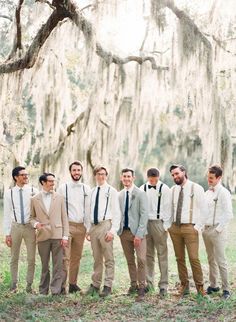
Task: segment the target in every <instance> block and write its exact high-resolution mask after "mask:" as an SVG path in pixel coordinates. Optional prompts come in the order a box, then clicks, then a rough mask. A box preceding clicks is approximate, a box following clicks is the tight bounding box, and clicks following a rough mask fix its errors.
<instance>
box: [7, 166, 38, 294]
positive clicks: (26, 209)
mask: <svg viewBox="0 0 236 322" xmlns="http://www.w3.org/2000/svg"><path fill="white" fill-rule="evenodd" d="M12 178H13V180H14V182H15V186H14V187H13V188H10V189H8V190H7V191H6V192H5V195H4V220H3V225H4V232H5V235H6V239H5V242H6V244H7V246H8V247H10V248H11V263H10V270H11V291H13V292H16V291H17V282H18V263H19V255H20V249H21V243H22V240H24V242H25V245H26V251H27V274H26V281H27V286H26V292H28V293H32V283H33V279H34V270H35V246H36V241H35V231H34V229H33V228H32V226H31V225H30V223H29V218H30V198H31V197H32V196H33V195H34V194H36V193H37V192H38V190H37V189H35V188H34V187H30V186H29V185H28V174H27V172H26V169H25V168H24V167H21V166H18V167H16V168H14V169H13V170H12Z"/></svg>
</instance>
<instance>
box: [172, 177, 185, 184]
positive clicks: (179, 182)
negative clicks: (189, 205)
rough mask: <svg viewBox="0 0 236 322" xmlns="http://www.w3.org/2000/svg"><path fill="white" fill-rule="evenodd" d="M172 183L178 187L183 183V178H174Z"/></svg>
mask: <svg viewBox="0 0 236 322" xmlns="http://www.w3.org/2000/svg"><path fill="white" fill-rule="evenodd" d="M174 182H175V183H176V184H177V185H178V186H180V185H181V184H182V183H183V182H184V177H182V178H178V179H177V178H176V179H174Z"/></svg>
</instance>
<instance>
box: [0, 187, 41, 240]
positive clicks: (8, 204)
mask: <svg viewBox="0 0 236 322" xmlns="http://www.w3.org/2000/svg"><path fill="white" fill-rule="evenodd" d="M20 189H22V196H23V205H24V223H25V224H28V223H29V217H30V198H31V197H32V196H33V195H35V194H36V193H38V190H37V189H36V188H34V187H32V186H29V185H24V186H23V187H22V188H21V187H19V186H17V185H16V186H15V187H13V188H12V199H13V204H14V208H15V214H16V220H15V216H14V210H13V205H12V199H11V189H8V190H7V191H6V192H5V194H4V218H3V227H4V228H3V229H4V233H5V235H10V233H11V224H12V222H15V221H17V223H18V224H21V223H22V222H21V208H20V192H19V191H20Z"/></svg>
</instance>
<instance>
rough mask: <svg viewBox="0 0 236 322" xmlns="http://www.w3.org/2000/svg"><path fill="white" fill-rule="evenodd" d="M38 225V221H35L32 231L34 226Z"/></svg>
mask: <svg viewBox="0 0 236 322" xmlns="http://www.w3.org/2000/svg"><path fill="white" fill-rule="evenodd" d="M38 224H39V221H36V222H35V223H34V229H36V226H37V225H38Z"/></svg>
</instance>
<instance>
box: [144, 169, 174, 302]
mask: <svg viewBox="0 0 236 322" xmlns="http://www.w3.org/2000/svg"><path fill="white" fill-rule="evenodd" d="M159 177H160V171H159V170H158V169H157V168H150V169H148V171H147V179H148V181H147V183H145V184H144V185H142V186H141V187H140V189H142V190H144V191H145V192H146V194H147V197H148V226H147V230H148V234H147V236H146V239H147V261H146V282H147V286H146V288H145V291H146V292H148V291H150V290H154V275H155V274H154V268H155V250H156V252H157V258H158V265H159V269H160V280H159V283H158V286H159V290H160V291H159V294H160V297H161V298H163V297H164V296H165V295H166V294H167V286H168V248H167V230H168V228H169V227H170V226H171V193H170V189H169V187H168V186H167V185H166V184H164V183H163V182H161V180H159Z"/></svg>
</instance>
